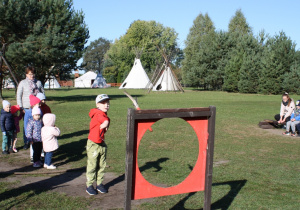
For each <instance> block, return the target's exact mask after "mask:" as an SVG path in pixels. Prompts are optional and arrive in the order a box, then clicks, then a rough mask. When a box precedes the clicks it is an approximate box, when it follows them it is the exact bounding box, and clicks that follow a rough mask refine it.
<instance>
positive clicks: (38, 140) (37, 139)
mask: <svg viewBox="0 0 300 210" xmlns="http://www.w3.org/2000/svg"><path fill="white" fill-rule="evenodd" d="M41 130H42V120H41V110H40V108H39V107H38V106H35V107H33V109H32V119H29V121H28V123H27V128H26V138H27V139H28V141H29V142H30V144H32V149H33V162H34V163H33V167H35V168H39V167H41V166H42V165H43V164H42V162H41V160H40V159H41V153H42V149H43V144H42V137H41Z"/></svg>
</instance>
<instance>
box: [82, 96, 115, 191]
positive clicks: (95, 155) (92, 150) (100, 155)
mask: <svg viewBox="0 0 300 210" xmlns="http://www.w3.org/2000/svg"><path fill="white" fill-rule="evenodd" d="M96 106H97V108H94V109H91V111H90V113H89V116H90V118H91V122H90V132H89V136H88V140H87V145H86V151H87V167H86V178H87V182H86V186H87V188H86V192H87V193H88V194H89V195H96V194H97V191H99V192H100V193H107V189H106V188H105V187H104V185H103V184H102V181H103V176H104V169H105V167H106V150H107V147H106V144H105V142H104V134H105V132H106V131H107V129H108V127H109V122H110V119H109V118H108V117H107V111H108V110H109V97H108V95H106V94H101V95H98V96H97V97H96ZM94 181H96V182H97V187H96V190H97V191H96V190H95V189H94V187H93V183H94Z"/></svg>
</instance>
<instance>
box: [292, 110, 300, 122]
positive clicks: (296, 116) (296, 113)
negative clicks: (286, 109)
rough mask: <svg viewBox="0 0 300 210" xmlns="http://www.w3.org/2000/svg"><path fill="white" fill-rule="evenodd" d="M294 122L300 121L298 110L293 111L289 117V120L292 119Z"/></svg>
mask: <svg viewBox="0 0 300 210" xmlns="http://www.w3.org/2000/svg"><path fill="white" fill-rule="evenodd" d="M294 118H295V120H296V121H300V109H295V111H294V112H293V113H292V115H291V119H294Z"/></svg>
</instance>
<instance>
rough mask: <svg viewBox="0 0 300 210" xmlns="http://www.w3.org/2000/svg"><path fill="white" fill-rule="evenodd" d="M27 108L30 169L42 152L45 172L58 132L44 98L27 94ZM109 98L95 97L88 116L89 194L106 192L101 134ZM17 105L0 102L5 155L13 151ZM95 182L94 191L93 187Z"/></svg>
mask: <svg viewBox="0 0 300 210" xmlns="http://www.w3.org/2000/svg"><path fill="white" fill-rule="evenodd" d="M29 99H30V105H31V109H30V110H31V113H32V117H31V118H29V121H28V123H27V126H26V128H25V133H26V137H27V139H28V140H29V142H30V144H31V145H32V149H33V167H41V166H42V162H41V159H40V158H41V152H42V149H43V150H44V152H45V162H44V167H45V168H47V169H55V168H56V167H55V166H54V165H52V162H51V161H52V152H53V151H55V150H57V149H58V142H57V136H59V135H60V130H59V129H58V128H57V127H56V126H55V115H54V114H51V113H48V112H51V110H50V108H49V107H48V106H47V105H46V104H45V102H44V99H45V95H43V94H41V93H38V94H37V96H34V95H30V96H29ZM109 100H110V98H109V97H108V95H106V94H101V95H98V96H97V97H96V100H95V101H96V107H97V108H93V109H91V110H90V113H89V116H90V118H91V122H90V132H89V136H88V140H87V146H86V150H87V167H86V178H87V182H86V186H87V188H86V192H87V193H88V194H89V195H96V194H97V191H98V192H100V193H107V192H108V191H107V189H106V188H105V186H104V185H103V184H102V181H103V178H104V169H105V167H106V151H107V146H106V144H105V141H104V134H105V133H106V131H107V130H108V128H109V124H110V119H109V117H108V116H107V111H108V110H109V105H110V103H109ZM19 110H20V107H19V106H10V103H9V102H8V101H6V100H4V101H3V109H2V111H1V129H2V133H3V143H2V150H3V154H9V152H17V150H16V147H15V144H16V140H17V133H18V132H20V128H19V121H20V120H21V119H22V117H23V114H22V110H20V115H19V116H18V115H17V111H19ZM94 182H96V184H97V186H96V189H95V188H94V186H93V184H94Z"/></svg>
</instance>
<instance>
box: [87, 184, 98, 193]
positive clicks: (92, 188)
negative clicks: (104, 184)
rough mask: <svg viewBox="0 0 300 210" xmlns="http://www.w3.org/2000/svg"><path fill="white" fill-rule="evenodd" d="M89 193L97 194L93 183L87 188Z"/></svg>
mask: <svg viewBox="0 0 300 210" xmlns="http://www.w3.org/2000/svg"><path fill="white" fill-rule="evenodd" d="M85 191H86V192H87V193H88V194H89V195H97V191H96V190H95V189H94V187H93V185H91V186H89V187H87V188H86V190H85Z"/></svg>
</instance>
